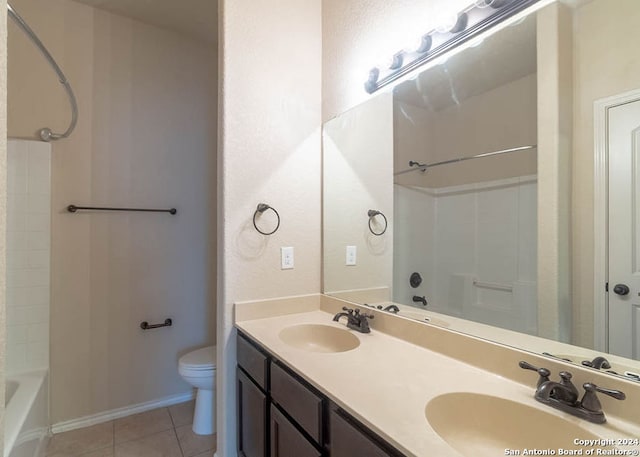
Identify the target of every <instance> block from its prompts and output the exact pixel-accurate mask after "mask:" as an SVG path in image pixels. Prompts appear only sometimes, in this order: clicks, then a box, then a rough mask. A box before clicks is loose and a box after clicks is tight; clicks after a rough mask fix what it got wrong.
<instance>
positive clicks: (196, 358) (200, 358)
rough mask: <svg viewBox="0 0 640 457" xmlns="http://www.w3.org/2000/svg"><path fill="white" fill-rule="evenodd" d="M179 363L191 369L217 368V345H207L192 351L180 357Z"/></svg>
mask: <svg viewBox="0 0 640 457" xmlns="http://www.w3.org/2000/svg"><path fill="white" fill-rule="evenodd" d="M178 363H179V364H180V366H181V367H182V368H187V369H190V370H213V369H215V368H216V347H215V346H207V347H205V348H200V349H196V350H195V351H191V352H189V353H187V354H185V355H183V356H182V357H180V360H179V361H178Z"/></svg>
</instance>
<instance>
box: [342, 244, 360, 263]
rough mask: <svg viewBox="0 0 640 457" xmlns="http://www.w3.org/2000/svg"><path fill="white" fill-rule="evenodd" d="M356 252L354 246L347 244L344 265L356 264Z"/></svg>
mask: <svg viewBox="0 0 640 457" xmlns="http://www.w3.org/2000/svg"><path fill="white" fill-rule="evenodd" d="M356 253H357V248H356V247H355V246H347V258H346V261H345V265H355V264H356Z"/></svg>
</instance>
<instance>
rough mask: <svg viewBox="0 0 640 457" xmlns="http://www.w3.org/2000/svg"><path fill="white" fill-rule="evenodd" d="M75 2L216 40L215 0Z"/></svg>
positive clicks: (103, 0) (216, 7)
mask: <svg viewBox="0 0 640 457" xmlns="http://www.w3.org/2000/svg"><path fill="white" fill-rule="evenodd" d="M75 1H76V2H78V3H84V4H85V5H89V6H93V7H96V8H100V9H103V10H106V11H109V12H112V13H115V14H119V15H122V16H128V17H131V18H133V19H137V20H139V21H141V22H146V23H147V24H151V25H155V26H158V27H162V28H166V29H170V30H174V31H176V32H178V33H182V34H184V35H188V36H191V37H193V38H195V39H198V40H200V41H205V42H207V43H211V44H215V43H217V42H218V1H217V0H178V1H176V0H75Z"/></svg>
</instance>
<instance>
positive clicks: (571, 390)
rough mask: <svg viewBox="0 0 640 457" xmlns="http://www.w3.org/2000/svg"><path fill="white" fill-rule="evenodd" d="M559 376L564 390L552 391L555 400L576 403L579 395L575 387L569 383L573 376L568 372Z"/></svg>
mask: <svg viewBox="0 0 640 457" xmlns="http://www.w3.org/2000/svg"><path fill="white" fill-rule="evenodd" d="M559 375H560V379H561V381H560V384H561V385H562V386H563V387H565V388H566V390H562V389H558V390H557V391H554V392H555V395H556V398H558V400H563V401H566V402H568V403H576V402H577V401H578V395H579V393H578V389H577V388H576V386H575V385H574V384H573V383H572V382H571V378H572V377H573V375H572V374H571V373H569V372H568V371H561V372H560V373H559Z"/></svg>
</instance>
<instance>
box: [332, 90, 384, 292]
mask: <svg viewBox="0 0 640 457" xmlns="http://www.w3.org/2000/svg"><path fill="white" fill-rule="evenodd" d="M322 145H323V156H322V161H323V163H322V167H323V174H324V177H325V179H324V182H323V188H322V191H323V195H322V197H323V203H324V204H323V220H322V228H323V233H322V239H323V257H322V266H323V278H322V279H323V285H322V286H323V290H324V292H325V293H331V294H332V295H334V294H335V292H338V291H345V290H350V289H372V288H379V287H387V288H388V287H389V286H390V285H391V283H392V279H393V271H392V267H393V257H392V256H393V179H392V176H391V174H390V173H389V170H390V169H392V168H393V163H392V160H393V96H392V94H391V93H383V94H380V95H379V96H377V97H375V98H373V99H372V100H370V101H369V102H367V103H363V104H361V105H359V106H356V107H355V108H353V109H351V110H349V111H347V112H346V113H343V114H341V115H340V116H338V117H336V118H335V119H332V120H331V121H329V122H327V123H326V124H325V126H324V130H323V136H322ZM370 209H374V210H378V211H382V212H383V213H384V215H385V216H386V217H387V230H386V231H385V232H384V233H383V234H382V235H380V236H375V235H373V234H372V233H371V231H370V230H369V217H368V216H367V212H368V210H370ZM383 223H384V222H383V219H381V216H376V217H375V218H374V219H373V221H372V222H371V224H372V227H373V229H374V230H375V231H376V232H380V231H382V230H383V228H384V225H382V224H383ZM378 224H380V225H378ZM347 246H356V249H357V256H356V259H357V264H356V265H349V266H347V265H345V260H346V247H347ZM390 298H391V297H386V300H388V299H390Z"/></svg>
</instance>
